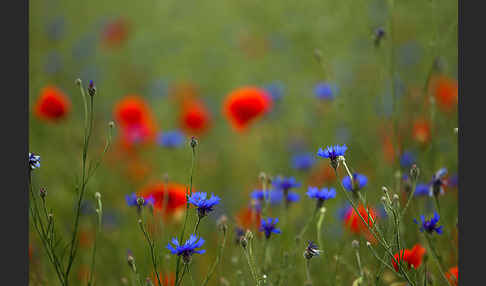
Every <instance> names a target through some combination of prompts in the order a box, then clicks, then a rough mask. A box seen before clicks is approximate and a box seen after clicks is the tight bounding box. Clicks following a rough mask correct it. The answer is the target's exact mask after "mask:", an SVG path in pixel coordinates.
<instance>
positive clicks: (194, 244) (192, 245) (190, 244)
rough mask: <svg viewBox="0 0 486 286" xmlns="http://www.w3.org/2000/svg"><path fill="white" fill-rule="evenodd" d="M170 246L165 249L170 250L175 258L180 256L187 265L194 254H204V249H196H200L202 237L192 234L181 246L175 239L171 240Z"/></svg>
mask: <svg viewBox="0 0 486 286" xmlns="http://www.w3.org/2000/svg"><path fill="white" fill-rule="evenodd" d="M172 244H173V245H174V246H172V245H171V244H170V243H168V244H167V246H166V247H167V249H168V250H170V252H171V253H172V254H175V255H177V256H182V259H183V260H184V263H188V262H189V261H190V260H191V257H192V255H193V254H194V253H197V254H203V253H205V252H206V250H204V249H200V250H197V249H196V248H201V246H202V245H203V244H204V239H203V238H202V237H199V238H198V237H197V236H196V235H194V234H191V236H190V237H189V239H188V240H186V242H185V243H184V244H183V245H180V244H179V241H178V240H177V238H173V239H172Z"/></svg>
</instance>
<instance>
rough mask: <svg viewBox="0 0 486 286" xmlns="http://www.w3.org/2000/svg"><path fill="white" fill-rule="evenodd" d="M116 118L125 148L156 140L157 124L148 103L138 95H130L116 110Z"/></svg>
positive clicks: (122, 100) (117, 105) (121, 101)
mask: <svg viewBox="0 0 486 286" xmlns="http://www.w3.org/2000/svg"><path fill="white" fill-rule="evenodd" d="M114 117H115V120H116V121H117V123H118V125H119V126H120V130H121V131H122V142H123V144H124V146H125V147H130V146H132V145H133V144H134V143H149V142H152V141H153V140H154V138H155V129H156V128H155V123H154V119H153V116H152V112H151V111H150V108H149V106H148V105H147V103H146V102H145V101H144V100H143V99H142V98H141V97H139V96H138V95H128V96H125V97H124V98H123V99H121V100H120V101H119V102H118V103H117V104H116V105H115V108H114Z"/></svg>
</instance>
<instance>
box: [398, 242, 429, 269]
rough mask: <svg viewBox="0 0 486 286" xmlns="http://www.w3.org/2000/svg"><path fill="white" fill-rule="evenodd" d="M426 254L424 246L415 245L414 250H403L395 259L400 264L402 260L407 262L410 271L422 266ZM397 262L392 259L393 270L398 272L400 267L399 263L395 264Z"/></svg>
mask: <svg viewBox="0 0 486 286" xmlns="http://www.w3.org/2000/svg"><path fill="white" fill-rule="evenodd" d="M399 254H400V256H399ZM424 254H425V248H423V247H422V245H420V244H415V246H414V247H413V248H412V249H402V250H401V251H400V253H395V255H394V257H395V260H396V261H398V262H400V260H401V259H403V261H405V262H407V264H408V268H409V269H410V267H411V266H413V268H415V269H417V268H419V267H420V265H421V264H422V258H423V256H424ZM395 260H393V259H392V263H393V268H395V271H397V272H398V265H397V263H395Z"/></svg>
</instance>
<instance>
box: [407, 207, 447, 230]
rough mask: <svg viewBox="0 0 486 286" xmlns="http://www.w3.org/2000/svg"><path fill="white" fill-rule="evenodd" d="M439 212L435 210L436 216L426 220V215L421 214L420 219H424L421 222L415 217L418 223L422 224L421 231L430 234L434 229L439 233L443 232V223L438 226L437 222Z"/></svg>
mask: <svg viewBox="0 0 486 286" xmlns="http://www.w3.org/2000/svg"><path fill="white" fill-rule="evenodd" d="M439 218H440V217H439V214H437V213H436V212H434V216H433V217H432V218H431V219H430V220H425V217H424V216H423V215H421V216H420V220H421V221H422V222H421V223H420V224H419V222H418V221H417V220H416V219H414V220H413V221H414V222H415V223H416V224H419V225H420V231H421V232H424V231H425V232H427V233H429V234H432V233H433V232H434V231H435V232H437V234H442V227H443V226H442V225H441V226H437V223H438V222H439Z"/></svg>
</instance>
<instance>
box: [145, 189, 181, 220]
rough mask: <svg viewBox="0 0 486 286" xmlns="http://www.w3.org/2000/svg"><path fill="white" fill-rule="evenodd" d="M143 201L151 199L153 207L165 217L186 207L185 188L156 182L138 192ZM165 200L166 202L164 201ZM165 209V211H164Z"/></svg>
mask: <svg viewBox="0 0 486 286" xmlns="http://www.w3.org/2000/svg"><path fill="white" fill-rule="evenodd" d="M138 194H140V196H142V197H143V198H144V199H145V200H147V199H149V198H150V197H153V199H154V202H153V207H154V209H155V210H156V211H163V212H164V213H165V214H166V215H169V214H175V213H176V212H177V211H179V210H183V209H184V207H185V206H186V203H187V200H186V187H185V186H184V185H181V184H178V183H168V184H165V183H160V182H156V183H153V184H150V185H147V186H145V187H143V188H142V189H140V191H139V192H138ZM166 199H167V201H165V200H166ZM164 201H165V202H164ZM164 207H165V209H164Z"/></svg>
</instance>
